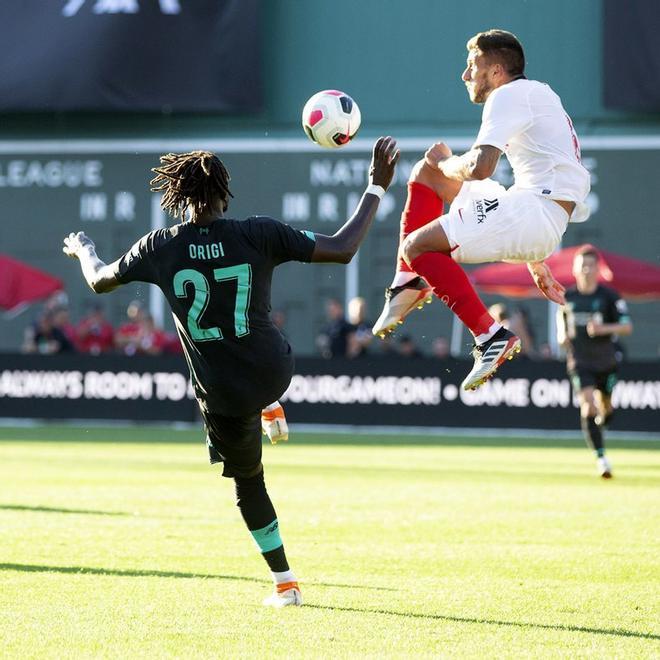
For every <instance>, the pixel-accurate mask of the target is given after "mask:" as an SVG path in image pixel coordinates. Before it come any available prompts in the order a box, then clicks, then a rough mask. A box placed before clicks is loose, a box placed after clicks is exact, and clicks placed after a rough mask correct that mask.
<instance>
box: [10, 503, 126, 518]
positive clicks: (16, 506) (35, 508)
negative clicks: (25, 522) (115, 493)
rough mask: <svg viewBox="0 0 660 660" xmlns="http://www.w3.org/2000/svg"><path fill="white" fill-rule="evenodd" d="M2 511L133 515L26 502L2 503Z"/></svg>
mask: <svg viewBox="0 0 660 660" xmlns="http://www.w3.org/2000/svg"><path fill="white" fill-rule="evenodd" d="M0 511H36V512H45V513H75V514H82V515H87V516H132V515H133V514H132V513H124V512H123V511H93V510H91V509H58V508H56V507H52V506H27V505H26V504H0Z"/></svg>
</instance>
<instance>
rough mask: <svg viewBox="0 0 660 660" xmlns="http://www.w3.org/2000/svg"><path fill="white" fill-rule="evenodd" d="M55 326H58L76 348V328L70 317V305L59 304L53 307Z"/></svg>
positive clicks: (52, 313)
mask: <svg viewBox="0 0 660 660" xmlns="http://www.w3.org/2000/svg"><path fill="white" fill-rule="evenodd" d="M51 315H52V320H53V326H54V327H55V328H57V329H58V330H59V331H60V332H61V333H62V334H63V335H64V336H65V337H66V338H67V339H68V340H69V342H70V343H71V344H72V346H73V347H74V350H75V346H76V328H75V327H74V325H73V323H71V321H70V319H69V307H68V306H67V305H59V306H57V307H53V309H52V311H51Z"/></svg>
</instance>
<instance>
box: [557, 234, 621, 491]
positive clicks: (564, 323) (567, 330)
mask: <svg viewBox="0 0 660 660" xmlns="http://www.w3.org/2000/svg"><path fill="white" fill-rule="evenodd" d="M599 259H600V255H599V254H598V252H597V251H596V250H595V249H594V248H593V247H591V246H585V247H584V248H582V249H581V250H579V251H578V252H577V253H576V254H575V258H574V260H573V275H574V277H575V284H576V286H575V287H574V288H571V289H569V290H568V291H567V292H566V305H565V306H564V307H563V308H561V309H560V310H559V311H558V314H557V340H558V342H559V344H560V345H561V346H563V347H564V348H566V366H567V369H568V375H569V376H570V378H571V382H572V383H573V389H574V390H575V392H576V394H577V397H578V401H579V403H580V425H581V427H582V432H583V433H584V438H585V440H586V442H587V446H588V447H590V448H591V449H592V450H593V451H594V453H595V454H596V464H597V467H598V473H599V474H600V476H601V477H603V478H604V479H609V478H610V477H611V476H612V466H611V465H610V462H609V460H608V458H607V456H606V455H605V443H604V440H603V431H604V430H605V428H606V427H607V424H608V423H609V421H610V419H611V417H612V390H613V389H614V385H615V383H616V369H617V358H616V345H615V344H614V341H613V339H614V336H615V335H629V334H630V333H631V332H632V323H631V321H630V316H629V314H628V307H627V305H626V303H625V301H624V300H623V299H622V298H621V296H619V294H618V293H617V292H616V291H614V290H613V289H609V288H608V287H606V286H603V285H602V284H599V283H598V261H599Z"/></svg>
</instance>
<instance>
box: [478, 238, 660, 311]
mask: <svg viewBox="0 0 660 660" xmlns="http://www.w3.org/2000/svg"><path fill="white" fill-rule="evenodd" d="M584 247H586V246H585V245H576V246H575V247H568V248H564V249H563V250H559V251H557V252H555V253H554V254H553V255H552V256H550V257H548V258H547V259H546V260H545V261H546V263H547V264H548V266H550V268H551V270H552V274H553V275H554V277H555V279H556V280H557V281H558V282H560V283H561V284H563V285H564V286H565V287H567V288H568V287H571V286H574V285H575V278H574V277H573V258H574V256H575V253H576V252H577V251H578V250H580V249H582V248H584ZM589 247H593V246H589ZM597 252H598V253H599V254H600V260H599V274H598V280H599V281H600V282H603V283H604V284H606V285H609V286H611V287H612V288H613V289H616V290H617V291H618V292H619V293H620V294H621V295H622V296H623V297H624V298H627V299H629V300H653V299H655V298H660V266H656V265H655V264H651V263H648V262H646V261H640V260H639V259H631V258H630V257H624V256H622V255H620V254H615V253H614V252H606V251H605V250H597ZM470 278H471V280H472V282H473V284H474V285H475V286H476V287H477V288H478V289H479V290H480V291H483V292H484V293H494V294H498V295H502V296H507V297H509V298H540V297H541V292H540V291H539V290H538V289H537V288H536V285H535V284H534V281H533V280H532V276H531V275H530V274H529V271H528V270H527V266H526V264H504V263H498V264H490V265H488V266H482V267H480V268H477V269H476V270H473V271H472V272H471V273H470Z"/></svg>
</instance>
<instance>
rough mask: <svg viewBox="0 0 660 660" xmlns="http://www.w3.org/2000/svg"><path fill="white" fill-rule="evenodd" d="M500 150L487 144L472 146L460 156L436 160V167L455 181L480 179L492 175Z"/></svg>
mask: <svg viewBox="0 0 660 660" xmlns="http://www.w3.org/2000/svg"><path fill="white" fill-rule="evenodd" d="M501 155H502V152H501V151H500V150H499V149H498V148H497V147H493V146H491V145H489V144H481V145H478V146H476V147H472V149H470V151H466V152H465V153H464V154H462V155H461V156H449V158H445V159H442V160H440V161H438V169H439V170H440V171H441V172H442V173H443V174H444V175H445V176H446V177H447V178H448V179H454V180H455V181H482V180H483V179H487V178H488V177H490V176H492V175H493V173H494V172H495V169H496V168H497V163H498V162H499V160H500V156H501Z"/></svg>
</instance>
